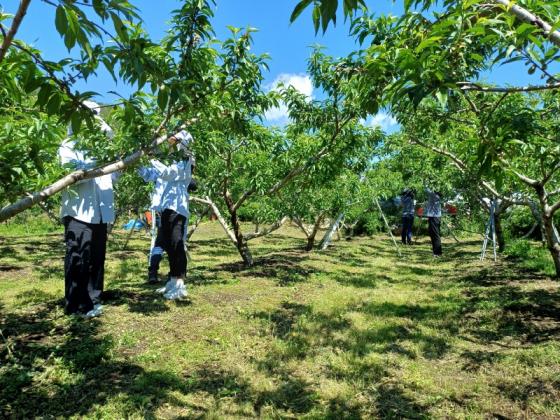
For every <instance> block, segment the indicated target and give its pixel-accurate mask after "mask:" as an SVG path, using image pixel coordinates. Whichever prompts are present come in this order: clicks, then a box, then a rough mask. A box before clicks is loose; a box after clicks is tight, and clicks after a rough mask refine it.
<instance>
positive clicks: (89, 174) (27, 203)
mask: <svg viewBox="0 0 560 420" xmlns="http://www.w3.org/2000/svg"><path fill="white" fill-rule="evenodd" d="M168 120H169V116H167V117H166V119H165V120H164V121H163V122H162V123H161V124H160V126H159V127H158V128H157V130H156V131H155V135H158V134H159V133H160V132H161V131H162V130H163V127H164V126H165V124H167V121H168ZM166 140H167V136H162V137H159V138H156V139H155V140H153V141H152V143H151V144H150V145H149V146H148V147H145V148H143V149H140V150H138V151H136V152H134V153H132V154H130V155H128V156H127V157H125V158H124V159H120V160H117V161H115V162H112V163H109V164H106V165H103V166H100V167H98V168H95V169H91V170H87V171H84V170H79V171H74V172H72V173H71V174H68V175H66V176H65V177H63V178H61V179H59V180H58V181H56V182H55V183H54V184H51V185H50V186H48V187H47V188H45V189H43V190H42V191H39V192H36V193H33V194H29V195H28V196H27V197H25V198H22V199H20V200H19V201H17V202H15V203H14V204H10V205H7V206H5V207H3V208H2V209H0V222H3V221H5V220H7V219H9V218H10V217H13V216H15V215H16V214H18V213H21V212H22V211H24V210H27V209H28V208H30V207H32V206H34V205H35V204H38V203H41V202H43V201H45V200H46V199H47V198H49V197H51V196H53V195H54V194H56V193H58V192H60V191H62V190H63V189H65V188H67V187H69V186H71V185H73V184H75V183H76V182H78V181H82V180H85V179H92V178H97V177H100V176H103V175H109V174H111V173H113V172H117V171H121V170H123V169H126V168H127V167H129V166H131V165H133V164H134V163H136V162H138V161H139V160H140V158H142V157H143V156H146V155H148V154H149V153H150V152H151V151H152V150H153V149H155V148H157V147H158V146H159V145H160V144H162V143H164V142H165V141H166Z"/></svg>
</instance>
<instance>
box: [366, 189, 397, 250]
mask: <svg viewBox="0 0 560 420" xmlns="http://www.w3.org/2000/svg"><path fill="white" fill-rule="evenodd" d="M373 200H374V201H375V204H376V205H377V208H378V209H379V213H381V217H382V218H383V221H384V222H385V227H386V228H387V231H388V232H389V235H391V239H392V240H393V244H394V245H395V249H396V250H397V254H399V257H402V254H401V250H400V248H399V246H398V245H397V241H396V240H395V237H394V236H393V232H391V227H390V226H389V222H388V221H387V218H386V217H385V213H383V209H382V208H381V205H380V204H379V201H378V200H377V198H374V199H373Z"/></svg>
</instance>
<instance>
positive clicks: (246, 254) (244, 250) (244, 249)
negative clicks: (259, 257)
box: [237, 241, 254, 267]
mask: <svg viewBox="0 0 560 420" xmlns="http://www.w3.org/2000/svg"><path fill="white" fill-rule="evenodd" d="M237 250H238V251H239V255H241V259H242V260H243V264H244V265H245V267H251V266H252V265H253V264H254V261H253V255H252V254H251V250H250V249H249V246H248V245H247V242H246V241H243V242H241V243H238V244H237Z"/></svg>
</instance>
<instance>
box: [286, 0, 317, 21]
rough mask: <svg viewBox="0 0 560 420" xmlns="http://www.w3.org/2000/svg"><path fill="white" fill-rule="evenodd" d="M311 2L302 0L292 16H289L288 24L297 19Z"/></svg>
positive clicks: (310, 0)
mask: <svg viewBox="0 0 560 420" xmlns="http://www.w3.org/2000/svg"><path fill="white" fill-rule="evenodd" d="M312 1H313V0H302V1H300V2H299V3H298V4H297V5H296V7H295V9H294V10H293V12H292V15H291V16H290V23H293V22H294V21H295V20H296V19H297V18H298V17H299V15H301V13H302V12H303V11H304V10H305V9H306V8H307V7H308V6H309V5H310V4H311V2H312Z"/></svg>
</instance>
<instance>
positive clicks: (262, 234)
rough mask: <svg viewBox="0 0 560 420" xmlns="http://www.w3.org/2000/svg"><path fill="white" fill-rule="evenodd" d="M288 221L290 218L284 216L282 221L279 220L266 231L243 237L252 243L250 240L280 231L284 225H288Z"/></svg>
mask: <svg viewBox="0 0 560 420" xmlns="http://www.w3.org/2000/svg"><path fill="white" fill-rule="evenodd" d="M288 220H290V218H289V217H288V216H284V217H282V218H281V219H280V220H277V221H276V222H274V223H273V224H271V225H270V226H269V227H267V228H266V229H264V230H261V231H260V232H253V233H248V234H246V235H243V237H244V238H245V240H246V241H250V240H252V239H255V238H260V237H261V236H266V235H268V234H270V233H272V232H274V231H275V230H278V229H280V228H281V227H282V225H284V223H286V222H287V221H288Z"/></svg>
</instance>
